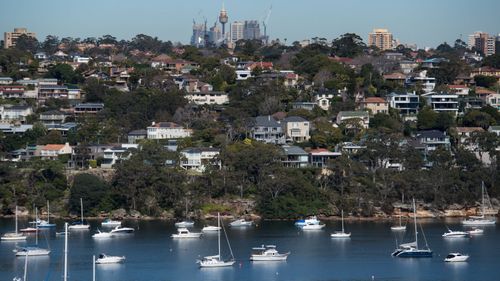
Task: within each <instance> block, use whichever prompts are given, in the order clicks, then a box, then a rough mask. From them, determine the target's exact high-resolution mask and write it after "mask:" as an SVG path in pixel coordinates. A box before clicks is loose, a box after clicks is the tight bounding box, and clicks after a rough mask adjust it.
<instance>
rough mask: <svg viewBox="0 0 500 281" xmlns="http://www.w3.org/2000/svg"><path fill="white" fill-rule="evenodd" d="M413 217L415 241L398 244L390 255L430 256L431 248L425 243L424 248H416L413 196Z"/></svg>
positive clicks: (401, 256)
mask: <svg viewBox="0 0 500 281" xmlns="http://www.w3.org/2000/svg"><path fill="white" fill-rule="evenodd" d="M413 218H414V222H415V242H411V243H406V244H401V245H399V248H397V249H396V250H395V251H394V252H393V253H392V256H394V257H399V258H432V250H431V249H429V246H427V245H426V249H419V248H418V230H417V208H416V206H415V198H413ZM424 238H425V236H424ZM426 244H427V242H426Z"/></svg>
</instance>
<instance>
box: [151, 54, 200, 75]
mask: <svg viewBox="0 0 500 281" xmlns="http://www.w3.org/2000/svg"><path fill="white" fill-rule="evenodd" d="M151 67H153V68H161V69H163V70H165V71H168V72H172V73H189V71H190V70H193V69H197V68H198V67H199V64H198V63H196V62H192V61H187V60H183V59H172V58H171V57H169V56H167V55H160V56H158V57H156V58H153V59H152V60H151Z"/></svg>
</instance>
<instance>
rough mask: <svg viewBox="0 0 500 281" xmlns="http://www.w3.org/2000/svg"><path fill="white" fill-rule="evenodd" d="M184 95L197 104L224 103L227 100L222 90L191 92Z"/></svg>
mask: <svg viewBox="0 0 500 281" xmlns="http://www.w3.org/2000/svg"><path fill="white" fill-rule="evenodd" d="M185 97H186V99H188V100H189V101H191V102H193V103H195V104H198V105H205V104H226V103H228V102H229V97H228V95H227V93H224V92H193V93H189V94H187V95H186V96H185Z"/></svg>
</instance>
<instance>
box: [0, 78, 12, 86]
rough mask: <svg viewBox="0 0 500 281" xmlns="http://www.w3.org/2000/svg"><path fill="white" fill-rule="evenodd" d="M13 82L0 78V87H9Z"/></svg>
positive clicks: (9, 79) (10, 79)
mask: <svg viewBox="0 0 500 281" xmlns="http://www.w3.org/2000/svg"><path fill="white" fill-rule="evenodd" d="M13 82H14V80H13V79H12V78H10V77H0V85H10V84H12V83H13Z"/></svg>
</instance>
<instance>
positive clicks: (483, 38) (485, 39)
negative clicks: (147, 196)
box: [467, 31, 498, 56]
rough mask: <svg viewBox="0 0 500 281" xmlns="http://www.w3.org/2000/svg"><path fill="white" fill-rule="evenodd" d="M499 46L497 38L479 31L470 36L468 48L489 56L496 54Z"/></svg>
mask: <svg viewBox="0 0 500 281" xmlns="http://www.w3.org/2000/svg"><path fill="white" fill-rule="evenodd" d="M497 44H498V43H497V37H495V36H490V35H489V34H488V33H486V32H481V31H477V32H474V34H471V35H469V39H468V42H467V47H468V48H469V49H472V48H475V49H476V50H478V51H480V52H481V53H483V54H484V55H485V56H489V55H493V54H495V52H496V46H497Z"/></svg>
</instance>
